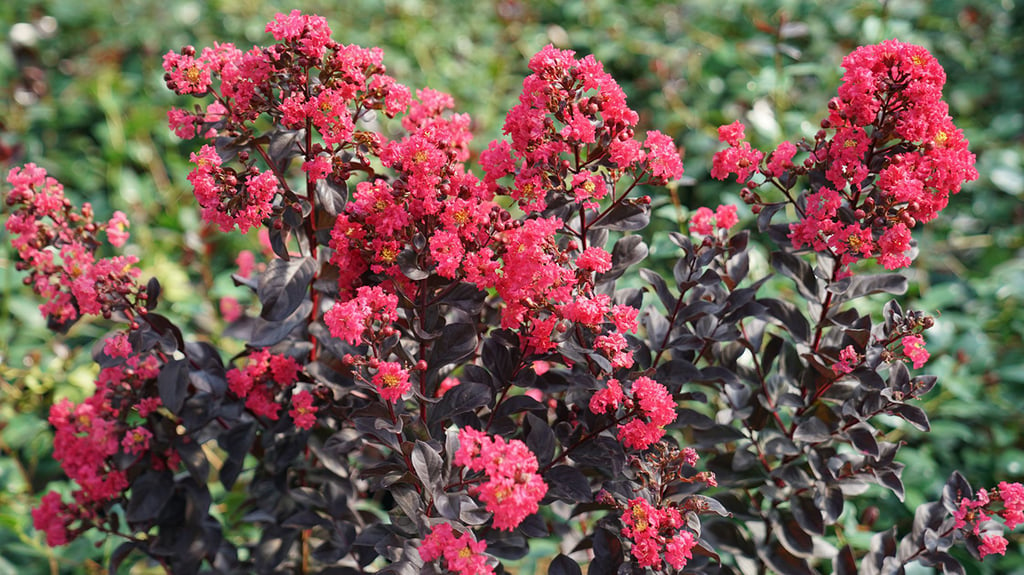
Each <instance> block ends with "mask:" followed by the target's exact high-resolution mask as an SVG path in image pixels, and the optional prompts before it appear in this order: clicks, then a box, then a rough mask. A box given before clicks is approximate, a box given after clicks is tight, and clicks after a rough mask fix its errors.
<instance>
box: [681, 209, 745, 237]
mask: <svg viewBox="0 0 1024 575" xmlns="http://www.w3.org/2000/svg"><path fill="white" fill-rule="evenodd" d="M739 221H740V219H739V216H737V215H736V206H731V205H721V206H718V207H717V208H715V211H711V209H710V208H705V207H703V206H702V207H699V208H697V211H696V212H694V213H693V217H691V218H690V231H691V232H693V233H697V234H701V235H705V236H709V235H711V234H712V233H714V231H715V230H716V229H719V230H728V229H729V228H731V227H733V226H735V225H736V224H737V223H738V222H739Z"/></svg>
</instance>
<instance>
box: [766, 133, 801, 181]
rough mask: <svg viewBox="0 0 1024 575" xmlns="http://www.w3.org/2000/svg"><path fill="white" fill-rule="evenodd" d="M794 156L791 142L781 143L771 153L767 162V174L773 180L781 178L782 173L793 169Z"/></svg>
mask: <svg viewBox="0 0 1024 575" xmlns="http://www.w3.org/2000/svg"><path fill="white" fill-rule="evenodd" d="M795 155H796V146H795V145H793V142H789V141H786V142H782V143H781V144H779V146H778V147H777V148H775V151H774V152H772V155H771V159H770V160H768V174H769V175H770V176H771V177H773V178H778V177H780V176H782V174H783V172H785V171H786V170H788V169H789V168H792V167H793V156H795Z"/></svg>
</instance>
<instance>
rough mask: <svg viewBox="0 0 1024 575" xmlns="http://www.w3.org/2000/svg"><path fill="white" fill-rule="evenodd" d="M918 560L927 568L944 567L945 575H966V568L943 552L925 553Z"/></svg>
mask: <svg viewBox="0 0 1024 575" xmlns="http://www.w3.org/2000/svg"><path fill="white" fill-rule="evenodd" d="M918 560H919V561H920V562H921V564H922V565H924V566H925V567H935V566H938V565H941V566H942V572H943V573H945V575H966V573H967V571H965V570H964V566H963V565H962V564H961V563H960V561H958V560H957V559H956V557H953V556H952V555H950V554H949V553H945V552H943V551H932V552H925V553H922V554H921V555H919V556H918Z"/></svg>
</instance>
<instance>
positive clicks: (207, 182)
mask: <svg viewBox="0 0 1024 575" xmlns="http://www.w3.org/2000/svg"><path fill="white" fill-rule="evenodd" d="M191 160H192V163H194V164H196V168H195V169H194V170H192V172H191V173H190V174H189V175H188V181H189V182H191V183H192V188H193V192H194V193H195V196H196V201H198V202H199V205H200V206H201V207H202V208H203V212H202V215H203V219H205V220H206V221H208V222H211V223H215V224H217V225H219V226H220V229H221V231H225V232H226V231H230V230H232V229H234V228H235V227H236V226H237V227H238V229H239V230H240V231H241V232H242V233H243V234H244V233H246V232H248V231H249V228H258V227H260V226H261V225H262V224H263V220H264V219H265V218H267V216H269V215H270V212H271V210H272V209H273V202H274V198H275V197H276V196H277V194H278V192H279V189H278V181H277V177H276V176H275V175H274V174H273V172H269V171H267V172H260V171H259V170H258V169H257V168H256V167H251V168H250V169H249V170H248V172H247V173H246V174H244V178H243V177H242V176H241V175H239V174H238V173H236V172H235V171H234V170H233V169H231V168H227V169H225V168H222V167H221V159H220V156H219V155H218V154H217V151H216V149H214V147H213V146H210V145H206V146H203V147H202V148H201V149H200V150H199V153H198V154H196V153H193V154H192V157H191Z"/></svg>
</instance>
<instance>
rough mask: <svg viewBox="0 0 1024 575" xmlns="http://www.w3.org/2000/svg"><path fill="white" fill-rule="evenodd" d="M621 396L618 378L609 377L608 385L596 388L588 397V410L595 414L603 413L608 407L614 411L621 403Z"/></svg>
mask: <svg viewBox="0 0 1024 575" xmlns="http://www.w3.org/2000/svg"><path fill="white" fill-rule="evenodd" d="M622 397H623V396H622V386H621V385H619V380H617V379H609V380H608V387H605V388H604V389H599V390H597V391H596V392H594V395H592V396H591V397H590V406H589V407H590V411H591V412H592V413H596V414H601V413H604V412H606V411H608V410H609V409H611V410H612V411H614V410H616V409H618V407H619V404H621V403H622Z"/></svg>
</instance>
